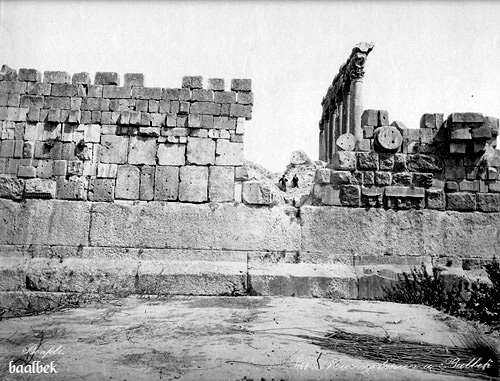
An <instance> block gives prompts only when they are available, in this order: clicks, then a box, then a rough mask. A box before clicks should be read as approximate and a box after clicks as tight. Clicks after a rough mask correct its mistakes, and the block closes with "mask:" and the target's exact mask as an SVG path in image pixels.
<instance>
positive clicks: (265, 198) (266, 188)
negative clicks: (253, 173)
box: [242, 181, 272, 205]
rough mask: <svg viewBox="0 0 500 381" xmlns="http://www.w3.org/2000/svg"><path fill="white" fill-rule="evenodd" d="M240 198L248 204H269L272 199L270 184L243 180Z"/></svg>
mask: <svg viewBox="0 0 500 381" xmlns="http://www.w3.org/2000/svg"><path fill="white" fill-rule="evenodd" d="M242 199H243V202H244V203H246V204H250V205H269V204H271V201H272V200H271V199H272V197H271V188H270V185H269V184H267V183H264V182H260V181H245V182H244V183H243V189H242Z"/></svg>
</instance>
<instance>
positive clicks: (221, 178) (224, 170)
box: [208, 166, 234, 202]
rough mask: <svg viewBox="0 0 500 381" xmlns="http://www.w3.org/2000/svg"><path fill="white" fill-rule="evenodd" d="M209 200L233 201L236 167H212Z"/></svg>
mask: <svg viewBox="0 0 500 381" xmlns="http://www.w3.org/2000/svg"><path fill="white" fill-rule="evenodd" d="M208 199H209V200H210V201H214V202H223V201H233V199H234V167H218V166H212V167H210V170H209V181H208Z"/></svg>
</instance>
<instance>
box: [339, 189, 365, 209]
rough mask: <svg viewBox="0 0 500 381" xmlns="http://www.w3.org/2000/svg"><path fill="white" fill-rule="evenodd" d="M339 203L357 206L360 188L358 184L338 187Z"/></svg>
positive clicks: (359, 198)
mask: <svg viewBox="0 0 500 381" xmlns="http://www.w3.org/2000/svg"><path fill="white" fill-rule="evenodd" d="M339 196H340V203H341V204H342V205H343V206H359V204H360V200H361V189H360V187H359V185H342V186H341V187H340V195H339Z"/></svg>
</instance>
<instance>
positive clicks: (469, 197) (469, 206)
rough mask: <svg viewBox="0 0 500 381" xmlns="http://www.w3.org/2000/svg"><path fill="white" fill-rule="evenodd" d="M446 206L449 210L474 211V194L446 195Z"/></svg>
mask: <svg viewBox="0 0 500 381" xmlns="http://www.w3.org/2000/svg"><path fill="white" fill-rule="evenodd" d="M446 206H447V208H448V209H449V210H462V211H474V210H476V194H475V193H465V192H456V193H448V194H446Z"/></svg>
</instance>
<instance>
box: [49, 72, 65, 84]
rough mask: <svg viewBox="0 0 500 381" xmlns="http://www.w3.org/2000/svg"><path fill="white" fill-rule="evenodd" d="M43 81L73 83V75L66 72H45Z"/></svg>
mask: <svg viewBox="0 0 500 381" xmlns="http://www.w3.org/2000/svg"><path fill="white" fill-rule="evenodd" d="M43 81H44V82H45V83H71V75H69V73H67V72H65V71H45V72H44V73H43Z"/></svg>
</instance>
